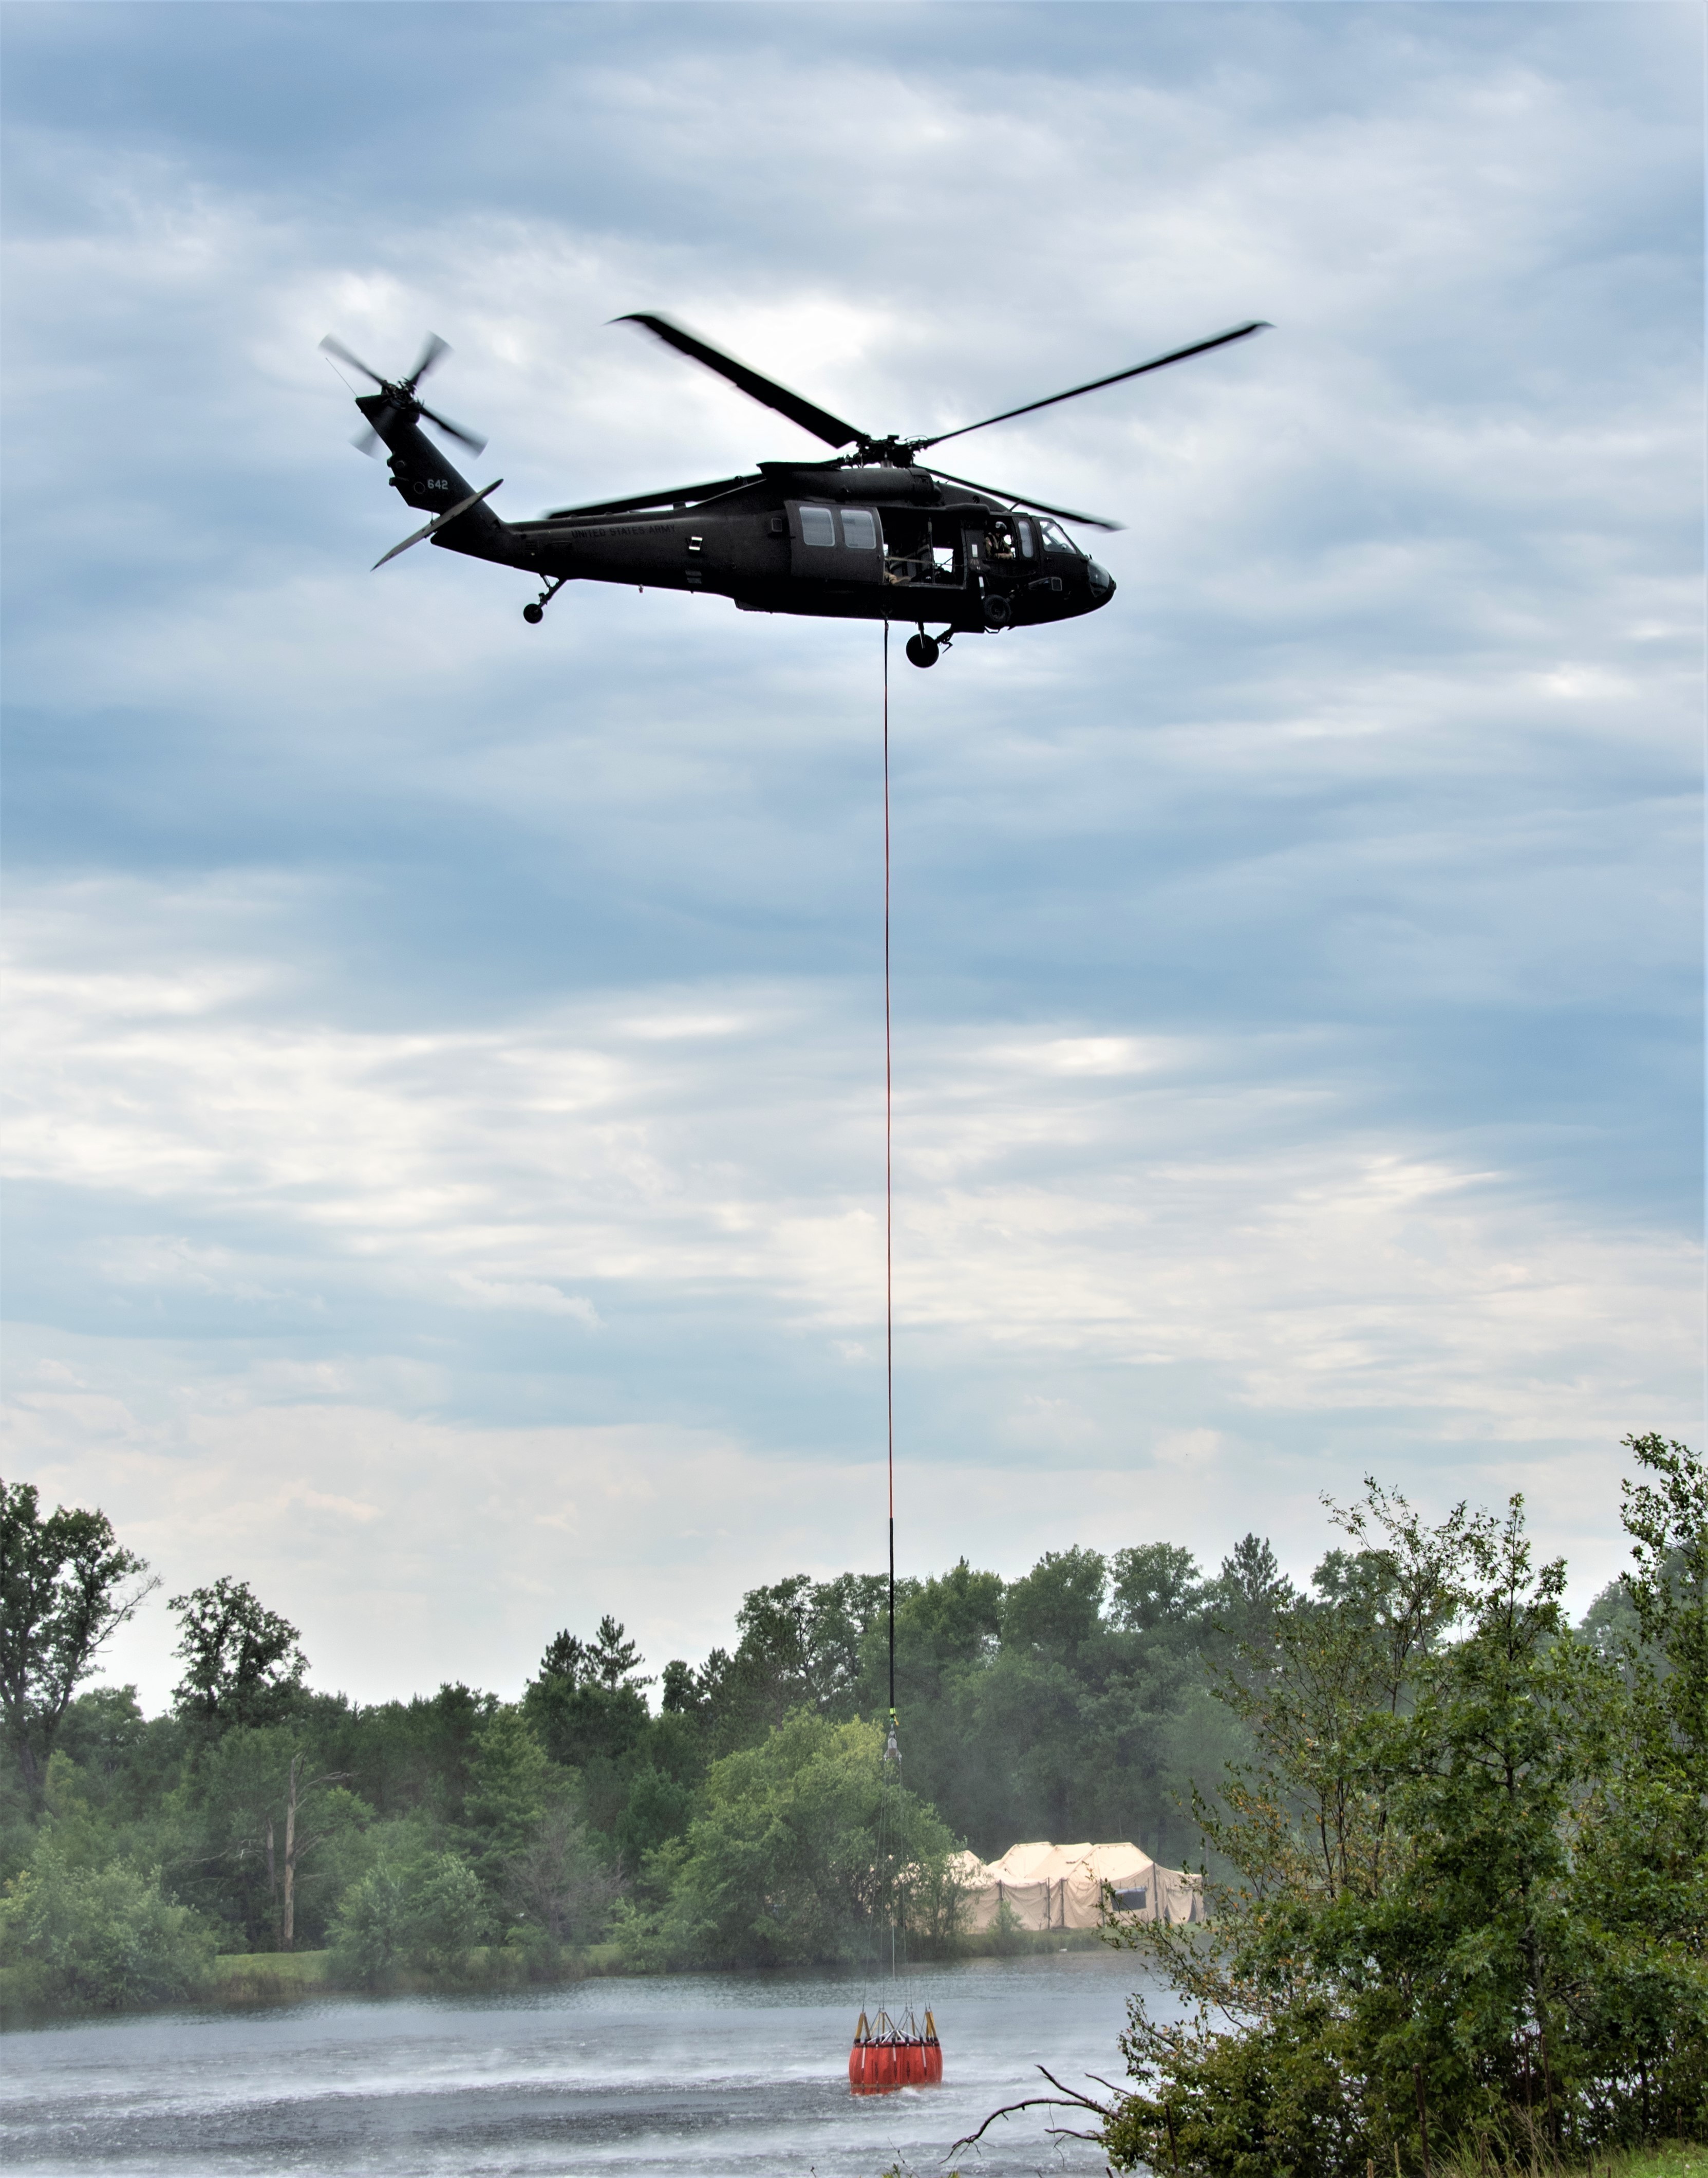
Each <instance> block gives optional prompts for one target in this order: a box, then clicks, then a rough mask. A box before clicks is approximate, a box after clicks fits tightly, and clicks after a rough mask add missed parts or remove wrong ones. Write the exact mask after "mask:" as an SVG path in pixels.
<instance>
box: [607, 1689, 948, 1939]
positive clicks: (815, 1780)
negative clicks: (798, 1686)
mask: <svg viewBox="0 0 1708 2178" xmlns="http://www.w3.org/2000/svg"><path fill="white" fill-rule="evenodd" d="M883 1737H884V1736H883V1733H882V1732H881V1730H880V1729H879V1727H877V1726H876V1725H875V1724H869V1723H865V1722H863V1721H859V1720H858V1719H855V1720H854V1721H850V1722H849V1723H846V1724H837V1723H833V1722H832V1721H831V1720H830V1719H829V1718H827V1717H823V1716H817V1715H816V1714H815V1713H814V1712H813V1711H811V1710H799V1711H797V1712H796V1714H795V1715H794V1716H792V1717H789V1719H788V1720H787V1721H785V1722H784V1723H783V1724H782V1725H781V1726H779V1727H777V1728H776V1729H775V1730H774V1731H772V1732H770V1733H769V1734H767V1737H766V1739H765V1740H764V1741H763V1743H761V1745H759V1746H757V1747H754V1748H744V1749H742V1750H741V1751H739V1753H736V1754H728V1755H725V1756H724V1757H723V1759H721V1760H719V1761H718V1762H716V1763H714V1764H713V1765H712V1769H711V1771H710V1773H709V1775H708V1776H707V1787H706V1794H705V1802H704V1809H703V1812H702V1813H701V1814H700V1815H698V1816H697V1817H696V1820H695V1821H694V1822H693V1824H692V1825H691V1826H690V1830H689V1832H688V1836H687V1838H686V1840H685V1841H673V1842H672V1843H670V1844H668V1845H666V1846H665V1847H662V1848H661V1849H660V1852H659V1853H658V1855H657V1856H655V1858H656V1859H657V1860H658V1861H660V1862H662V1863H663V1868H662V1871H661V1873H660V1874H655V1877H654V1882H655V1887H658V1888H662V1889H663V1891H664V1893H665V1897H664V1902H663V1905H662V1906H661V1907H658V1908H657V1909H656V1910H653V1911H651V1912H648V1911H647V1910H646V1909H644V1908H641V1907H635V1906H632V1905H631V1906H628V1907H623V1908H619V1918H618V1924H617V1925H618V1934H619V1940H620V1941H622V1942H623V1944H624V1945H625V1949H626V1950H627V1951H628V1952H629V1954H630V1956H632V1957H634V1958H636V1960H637V1961H638V1962H643V1963H649V1964H664V1963H670V1962H686V1961H690V1960H691V1961H699V1962H706V1963H730V1964H734V1963H741V1964H749V1963H750V1964H756V1965H785V1964H793V1963H801V1962H810V1961H813V1960H827V1959H836V1958H849V1957H858V1956H860V1955H861V1954H862V1952H864V1951H870V1950H871V1949H872V1947H874V1946H875V1945H876V1944H877V1943H878V1941H879V1940H880V1938H881V1936H885V1940H887V1935H886V1932H887V1930H888V1929H890V1927H891V1926H892V1924H895V1925H898V1926H899V1927H900V1928H901V1929H902V1930H903V1932H904V1934H911V1936H912V1937H913V1939H914V1940H915V1941H924V1942H926V1943H933V1942H941V1940H943V1939H944V1937H945V1936H946V1935H947V1934H948V1933H950V1931H951V1929H952V1925H953V1917H954V1912H955V1907H956V1899H955V1894H954V1889H953V1885H952V1884H950V1883H948V1882H947V1881H946V1880H945V1866H946V1863H947V1861H948V1859H949V1858H950V1856H951V1854H952V1851H953V1848H954V1840H953V1838H952V1836H951V1834H950V1832H949V1831H948V1830H947V1827H946V1826H945V1825H943V1824H942V1823H941V1821H939V1820H938V1819H937V1817H936V1815H935V1814H933V1813H932V1811H931V1810H930V1809H929V1808H927V1807H925V1806H924V1805H923V1804H922V1803H920V1802H919V1800H918V1799H917V1798H915V1797H914V1795H913V1794H912V1793H911V1792H909V1791H908V1790H907V1788H906V1787H903V1785H902V1784H901V1783H900V1782H899V1781H898V1779H897V1778H896V1776H895V1775H894V1767H893V1765H888V1766H887V1765H885V1763H884V1761H883V1759H882V1754H883Z"/></svg>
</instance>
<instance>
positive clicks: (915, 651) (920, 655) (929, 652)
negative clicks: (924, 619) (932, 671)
mask: <svg viewBox="0 0 1708 2178" xmlns="http://www.w3.org/2000/svg"><path fill="white" fill-rule="evenodd" d="M937 658H938V647H937V645H936V643H934V642H933V641H932V640H931V638H930V636H928V635H927V634H926V633H925V630H924V629H923V628H921V629H920V630H919V633H918V634H917V635H910V636H909V638H908V663H909V665H936V662H937Z"/></svg>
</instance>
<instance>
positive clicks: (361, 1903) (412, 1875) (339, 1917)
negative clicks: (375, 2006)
mask: <svg viewBox="0 0 1708 2178" xmlns="http://www.w3.org/2000/svg"><path fill="white" fill-rule="evenodd" d="M486 1918H487V1912H486V1901H485V1896H484V1894H483V1891H482V1890H481V1885H480V1879H479V1877H478V1876H477V1875H476V1874H475V1872H474V1870H473V1869H472V1868H471V1867H470V1866H469V1864H468V1863H467V1861H466V1860H463V1859H462V1858H460V1857H459V1856H458V1855H457V1854H456V1853H454V1852H423V1853H418V1854H416V1855H414V1856H412V1857H411V1858H407V1859H403V1860H393V1859H392V1858H390V1857H388V1856H385V1855H382V1856H381V1858H380V1859H379V1861H378V1862H377V1863H375V1865H374V1867H373V1868H371V1869H369V1870H368V1873H367V1874H366V1875H364V1876H363V1878H362V1880H361V1881H360V1882H358V1883H356V1884H352V1886H351V1888H350V1889H349V1890H348V1891H346V1893H345V1894H344V1897H343V1901H342V1902H341V1904H340V1906H339V1908H338V1911H337V1913H336V1915H335V1917H334V1918H333V1923H332V1958H333V1965H334V1967H335V1970H336V1972H337V1973H340V1974H341V1975H346V1976H348V1977H349V1978H351V1979H352V1980H355V1981H359V1982H362V1983H364V1984H366V1985H367V1986H368V1988H370V1989H375V1988H380V1987H383V1986H384V1985H385V1983H387V1982H388V1981H390V1980H391V1979H393V1978H395V1977H396V1974H397V1973H399V1972H400V1971H402V1970H408V1971H412V1972H414V1973H426V1974H429V1975H432V1976H434V1977H435V1978H440V1979H450V1978H456V1976H458V1975H460V1974H462V1973H466V1972H467V1967H468V1957H469V1953H470V1952H471V1951H472V1950H473V1948H474V1946H475V1945H477V1943H479V1942H480V1940H481V1939H482V1937H483V1934H484V1933H485V1924H486Z"/></svg>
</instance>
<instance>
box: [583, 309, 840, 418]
mask: <svg viewBox="0 0 1708 2178" xmlns="http://www.w3.org/2000/svg"><path fill="white" fill-rule="evenodd" d="M611 323H612V324H613V325H614V326H645V327H646V328H647V331H648V332H649V333H656V334H657V335H658V338H659V339H660V340H661V341H663V342H664V344H665V346H666V347H674V349H675V350H676V351H677V353H678V354H679V355H690V356H692V357H693V358H694V360H695V362H696V363H703V364H705V365H706V368H707V369H708V370H715V371H716V372H717V373H718V376H719V377H720V378H727V379H728V380H729V383H730V384H731V385H732V386H739V387H740V389H741V391H743V392H744V393H745V394H748V395H750V397H752V399H754V400H755V401H760V402H763V403H764V404H765V406H766V407H767V408H774V409H775V410H776V411H777V413H778V415H779V416H787V417H788V419H789V421H790V423H792V424H799V426H800V428H801V429H802V430H803V431H810V432H811V434H812V435H813V436H814V438H815V439H822V440H823V441H824V442H825V444H826V446H849V445H851V444H852V443H853V441H855V440H856V439H865V438H869V437H870V432H867V431H862V430H859V429H858V428H857V427H856V426H855V425H854V424H844V423H843V420H842V419H841V417H840V416H832V414H831V413H830V411H829V410H828V409H827V408H819V407H818V405H817V404H816V402H811V401H807V400H805V399H803V398H802V397H801V396H800V395H799V393H791V392H790V391H789V388H788V387H787V386H779V385H778V382H777V380H775V379H774V378H766V377H764V376H762V375H761V373H760V372H758V371H756V370H750V369H749V368H748V367H747V365H746V364H745V363H737V362H736V360H735V358H734V356H728V355H725V354H724V353H723V350H722V349H721V348H716V347H712V344H711V342H709V341H703V340H699V339H697V338H696V337H695V335H694V334H692V333H686V332H684V331H683V330H682V328H681V326H673V325H672V324H671V322H670V320H669V319H668V318H660V317H655V316H653V315H651V314H650V313H649V312H647V311H646V310H630V311H629V312H628V313H627V314H626V315H625V316H623V317H620V318H613V319H612V320H611Z"/></svg>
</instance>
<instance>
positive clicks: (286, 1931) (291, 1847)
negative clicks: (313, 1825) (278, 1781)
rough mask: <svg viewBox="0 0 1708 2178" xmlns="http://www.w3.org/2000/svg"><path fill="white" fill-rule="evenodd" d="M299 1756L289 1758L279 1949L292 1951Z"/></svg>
mask: <svg viewBox="0 0 1708 2178" xmlns="http://www.w3.org/2000/svg"><path fill="white" fill-rule="evenodd" d="M302 1761H303V1758H302V1756H301V1755H300V1754H293V1755H292V1757H291V1783H290V1787H289V1790H288V1791H287V1792H286V1798H285V1907H284V1915H283V1926H282V1928H281V1932H280V1938H279V1948H280V1949H281V1951H294V1950H295V1948H296V1944H297V1773H298V1771H299V1770H300V1769H301V1766H302Z"/></svg>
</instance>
